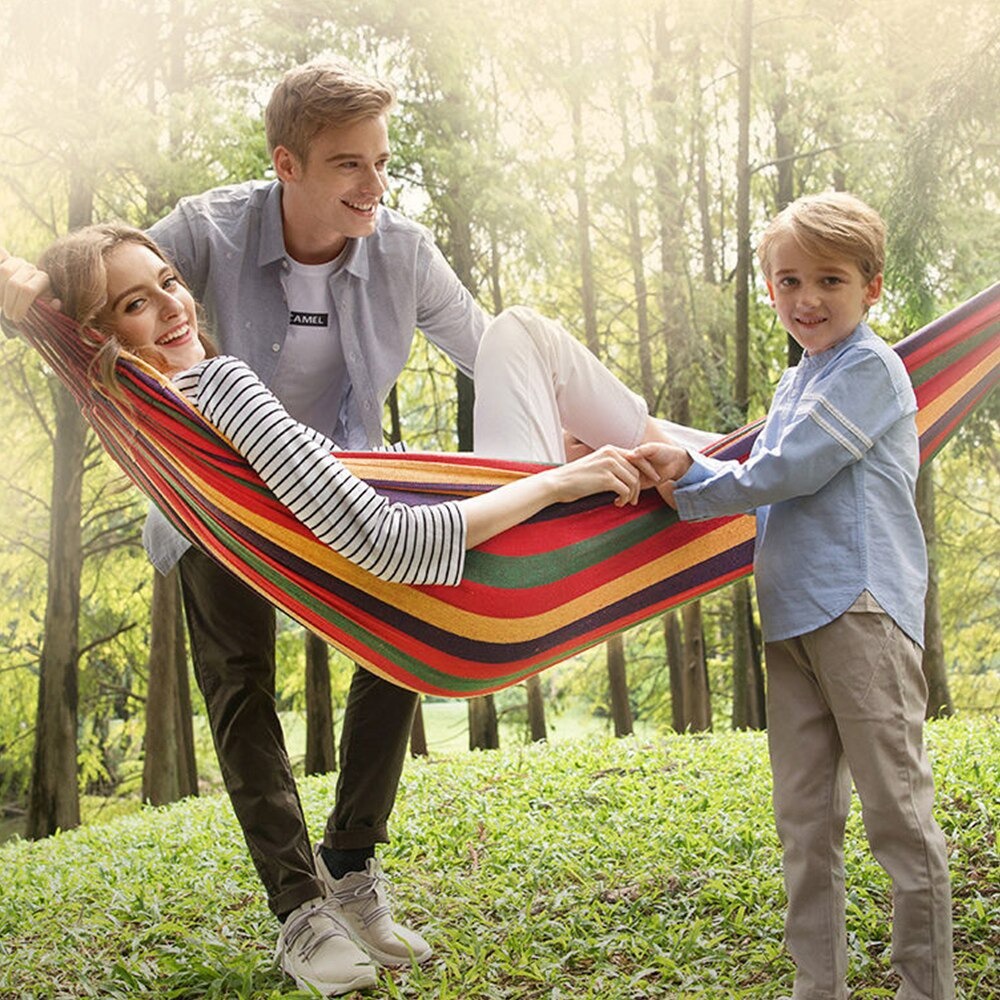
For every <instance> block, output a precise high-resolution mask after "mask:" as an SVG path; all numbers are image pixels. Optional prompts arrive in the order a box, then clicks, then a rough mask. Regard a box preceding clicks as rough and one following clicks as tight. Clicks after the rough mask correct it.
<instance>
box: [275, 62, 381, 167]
mask: <svg viewBox="0 0 1000 1000" xmlns="http://www.w3.org/2000/svg"><path fill="white" fill-rule="evenodd" d="M395 103H396V92H395V90H394V89H393V88H392V87H391V86H390V85H389V84H388V83H384V82H382V81H381V80H376V79H375V78H374V77H371V76H367V75H365V74H364V73H362V72H361V71H360V70H358V69H355V68H354V67H353V66H352V65H351V64H350V63H348V62H344V61H341V60H337V61H332V62H316V63H306V64H305V65H304V66H297V67H295V69H291V70H289V71H288V72H287V73H286V74H285V75H284V76H283V77H282V78H281V80H280V81H279V82H278V85H277V86H276V87H275V88H274V93H272V94H271V99H270V100H269V101H268V102H267V108H266V109H265V110H264V131H265V133H266V135H267V149H268V152H269V153H272V154H273V153H274V150H275V149H276V148H277V147H278V146H284V147H285V148H286V149H287V150H289V151H290V152H291V153H293V154H294V155H295V156H296V157H298V159H299V160H300V161H301V162H302V163H305V162H306V159H307V157H308V154H309V146H310V144H311V143H312V141H313V139H315V138H316V136H317V135H319V133H320V132H322V131H323V130H324V129H327V128H331V127H333V128H338V127H342V126H345V125H353V124H354V123H355V122H359V121H362V120H364V119H365V118H377V117H379V116H380V115H385V114H388V113H389V111H391V110H392V107H393V105H394V104H395Z"/></svg>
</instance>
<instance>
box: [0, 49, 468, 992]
mask: <svg viewBox="0 0 1000 1000" xmlns="http://www.w3.org/2000/svg"><path fill="white" fill-rule="evenodd" d="M393 103H394V94H393V91H392V90H391V88H390V87H388V86H387V85H385V84H383V83H381V82H380V81H378V80H374V79H372V78H369V77H367V76H365V75H363V74H361V73H359V72H357V71H356V70H355V69H353V68H352V67H350V66H348V65H346V64H339V63H330V64H313V65H307V66H303V67H299V68H297V69H294V70H292V71H290V72H289V73H288V74H287V75H286V76H285V77H284V78H283V79H282V80H281V81H280V82H279V84H278V85H277V87H276V88H275V90H274V93H273V95H272V97H271V99H270V102H269V104H268V106H267V110H266V113H265V128H266V132H267V140H268V147H269V149H270V152H271V156H272V162H273V164H274V170H275V173H276V175H277V179H276V180H274V181H271V182H263V181H252V182H248V183H244V184H239V185H235V186H232V187H224V188H218V189H216V190H212V191H209V192H207V193H205V194H203V195H200V196H197V197H192V198H185V199H183V200H182V201H181V202H180V204H178V206H177V207H176V208H175V209H174V210H173V211H172V212H171V213H170V214H169V215H168V216H167V217H166V218H164V219H162V220H161V221H160V222H158V223H157V224H156V225H155V226H153V227H152V229H151V230H150V235H151V236H152V237H153V238H154V239H155V240H156V242H157V243H158V244H159V245H160V246H161V247H162V248H163V249H164V250H165V251H166V252H167V253H168V255H169V256H170V257H171V258H172V259H173V261H174V263H175V265H176V266H177V268H178V269H179V271H180V272H181V274H182V275H183V277H184V279H185V281H186V282H187V284H188V285H189V286H190V288H191V290H192V292H193V293H194V295H195V297H196V298H197V299H199V300H200V301H201V302H202V303H203V304H204V306H205V309H206V311H207V313H208V319H209V321H210V322H209V327H210V329H211V330H212V331H213V333H214V335H215V337H216V339H217V341H218V344H219V348H220V350H221V351H222V352H223V353H225V354H231V355H235V356H236V357H239V358H241V359H242V360H244V361H246V362H247V363H248V364H249V365H250V367H251V368H252V369H253V370H254V371H255V372H256V373H257V374H258V375H259V376H260V377H261V379H262V380H263V381H264V383H265V384H267V385H268V386H269V387H270V389H271V390H272V391H273V392H274V393H275V394H276V395H277V396H278V398H279V399H280V400H281V402H282V403H283V404H284V405H285V407H286V408H287V410H288V411H289V413H291V415H292V416H293V417H295V418H296V419H298V420H300V421H301V422H303V423H305V424H308V425H310V426H312V427H314V428H316V429H317V430H319V431H321V432H323V433H324V434H326V435H327V436H328V437H329V438H331V439H332V440H333V441H334V442H335V443H336V444H337V445H338V446H340V447H342V448H347V449H368V448H374V447H380V446H381V445H382V444H383V440H382V407H383V403H384V400H385V397H386V395H387V394H388V392H389V390H390V388H391V387H392V385H393V383H394V382H395V380H396V378H397V376H398V375H399V373H400V372H401V371H402V369H403V366H404V364H405V363H406V360H407V358H408V356H409V352H410V345H411V342H412V339H413V335H414V331H415V328H418V327H419V329H420V330H421V331H422V332H423V333H424V335H425V336H426V337H428V338H429V339H430V340H431V341H433V342H434V343H435V344H437V346H438V347H440V348H441V349H442V350H443V351H444V352H445V353H446V354H447V355H448V356H449V357H451V358H452V360H453V361H454V362H455V364H456V365H457V366H458V367H459V369H460V370H461V371H463V372H465V373H466V374H468V375H472V373H473V368H474V363H475V358H476V351H477V347H478V344H479V340H480V337H481V335H482V332H483V329H484V327H485V325H486V317H485V315H484V314H483V312H482V310H481V309H480V308H479V306H478V305H477V304H476V303H475V302H474V301H473V299H472V297H471V296H470V295H469V293H468V292H467V291H466V289H465V288H464V287H463V286H462V284H461V283H460V282H459V280H458V278H457V276H456V275H455V274H454V272H453V271H452V270H451V268H450V267H449V266H448V264H447V263H446V262H445V260H444V258H443V256H442V255H441V253H440V251H439V250H438V249H437V247H436V246H435V245H434V242H433V239H432V238H431V236H430V234H429V232H428V231H427V230H426V229H425V228H424V227H422V226H419V225H417V224H416V223H413V222H411V221H409V220H407V219H405V218H404V217H403V216H401V215H399V214H398V213H396V212H394V211H392V210H390V209H387V208H384V207H382V206H381V205H380V200H381V198H382V195H383V194H384V192H385V190H386V186H387V175H386V165H387V163H388V160H389V153H390V151H389V141H388V131H387V119H388V114H389V112H390V110H391V108H392V105H393ZM19 270H25V271H30V274H29V275H28V277H27V278H26V280H24V281H21V280H20V278H21V274H19V273H18V272H19ZM46 284H47V282H46V276H45V275H44V274H43V273H41V272H38V271H37V270H36V269H34V268H30V266H27V265H25V263H24V262H22V261H16V260H14V259H13V258H6V255H5V254H0V306H2V307H3V310H4V313H5V315H6V316H7V317H8V318H10V319H12V320H15V321H16V320H17V319H18V318H19V315H22V314H23V312H24V311H25V310H26V308H27V306H28V305H29V304H30V302H31V300H33V299H34V297H35V296H36V295H38V294H40V293H44V292H45V291H46ZM144 542H145V544H146V548H147V552H148V553H149V555H150V558H151V560H152V561H153V563H154V565H155V566H156V567H157V568H158V569H159V570H160V571H162V572H166V571H168V570H169V569H170V568H171V567H172V566H174V565H179V569H180V577H181V584H182V591H183V595H184V606H185V612H186V615H187V620H188V627H189V632H190V636H191V653H192V658H193V660H194V664H195V670H196V673H197V676H198V681H199V685H200V687H201V690H202V692H203V694H204V696H205V703H206V706H207V709H208V715H209V720H210V723H211V728H212V734H213V738H214V740H215V745H216V749H217V751H218V756H219V762H220V765H221V768H222V774H223V777H224V780H225V782H226V787H227V789H228V791H229V795H230V799H231V800H232V804H233V808H234V810H235V812H236V815H237V818H238V820H239V822H240V826H241V827H242V829H243V833H244V835H245V837H246V841H247V845H248V847H249V850H250V854H251V856H252V858H253V862H254V864H255V866H256V868H257V871H258V873H259V875H260V878H261V881H262V882H263V884H264V887H265V889H266V891H267V896H268V903H269V905H270V907H271V909H272V911H273V912H274V913H275V914H276V915H277V916H278V917H279V919H281V920H282V921H283V925H282V930H281V933H280V936H279V943H278V953H279V960H280V963H281V966H282V968H283V969H284V970H285V971H286V972H288V973H289V975H291V976H292V977H293V978H294V979H295V980H296V981H297V982H298V983H299V985H300V986H315V987H316V988H317V989H318V990H320V991H321V992H322V993H325V994H329V995H334V994H339V993H345V992H348V991H350V990H352V989H358V988H363V987H366V986H371V985H373V984H374V983H375V980H376V966H377V965H387V966H395V965H404V964H409V963H411V962H423V961H425V960H426V959H427V958H429V957H430V953H431V952H430V948H429V946H428V944H427V942H426V941H425V940H424V939H423V938H422V937H421V936H420V935H419V934H417V933H416V932H414V931H412V930H410V929H408V928H405V927H402V926H400V925H399V924H397V923H395V922H394V921H393V919H392V916H391V914H390V911H389V907H388V904H387V900H386V893H385V888H384V877H383V875H382V872H381V869H380V867H379V864H378V861H377V860H376V858H375V856H374V848H375V844H376V843H379V842H385V841H387V839H388V834H387V824H388V819H389V815H390V813H391V812H392V808H393V804H394V801H395V796H396V789H397V785H398V782H399V777H400V774H401V771H402V767H403V762H404V760H405V756H406V750H407V745H408V739H409V733H410V725H411V722H412V719H413V714H414V710H415V708H416V704H417V696H416V695H415V694H414V693H413V692H410V691H406V690H404V689H402V688H399V687H396V686H394V685H392V684H389V683H388V682H386V681H383V680H381V679H380V678H378V677H376V676H375V675H374V674H370V673H368V672H367V671H364V670H360V669H359V670H356V671H355V674H354V677H353V679H352V682H351V688H350V692H349V694H348V700H347V706H346V709H345V715H344V722H343V727H342V731H341V745H340V774H339V777H338V782H337V792H336V804H335V806H334V808H333V811H332V812H331V813H330V816H329V819H328V821H327V825H326V830H325V833H324V836H323V839H322V843H321V844H319V845H318V846H317V849H316V852H315V854H313V853H312V852H311V851H310V843H309V836H308V832H307V829H306V823H305V819H304V817H303V814H302V808H301V805H300V802H299V798H298V794H297V791H296V787H295V780H294V777H293V775H292V770H291V767H290V765H289V761H288V756H287V753H286V751H285V745H284V738H283V735H282V731H281V725H280V722H279V719H278V715H277V712H276V708H275V698H274V684H275V662H274V634H275V617H274V609H273V608H272V607H271V606H270V605H269V604H268V603H267V602H266V601H264V600H263V599H262V598H260V597H258V596H257V595H256V594H255V593H254V592H253V591H251V590H250V589H249V588H247V587H245V586H244V585H243V584H242V583H241V582H240V581H238V580H237V579H236V578H235V577H234V576H232V575H230V574H229V573H228V572H227V571H225V570H223V569H222V568H220V567H219V566H218V565H217V564H216V563H214V562H213V561H212V560H211V559H209V558H208V557H207V556H205V555H204V554H202V553H201V552H200V551H198V550H196V549H194V548H191V547H190V546H189V545H188V543H187V542H186V540H184V539H183V538H182V537H181V536H180V535H178V534H177V533H176V532H175V531H174V530H173V529H172V528H171V527H170V525H169V524H168V523H167V521H166V519H165V518H164V517H163V516H162V515H161V514H160V513H159V512H158V511H156V510H153V511H151V514H150V517H149V519H148V521H147V525H146V528H145V531H144Z"/></svg>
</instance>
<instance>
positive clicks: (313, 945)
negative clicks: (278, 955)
mask: <svg viewBox="0 0 1000 1000" xmlns="http://www.w3.org/2000/svg"><path fill="white" fill-rule="evenodd" d="M314 918H319V919H322V920H325V921H327V923H328V924H329V927H328V929H327V930H325V931H317V930H316V928H314V927H313V925H312V920H313V919H314ZM303 934H310V935H311V937H310V938H308V939H306V940H305V941H302V943H301V944H300V943H299V938H301V937H302V935H303ZM335 937H346V938H348V939H349V938H350V935H349V934H348V933H347V931H346V930H345V929H344V928H343V927H342V926H341V925H340V923H339V922H338V920H337V919H336V917H334V916H333V914H331V913H330V912H328V911H326V910H324V909H323V908H322V907H319V906H316V907H313V908H312V909H311V910H304V911H303V912H302V913H299V914H298V915H297V916H294V917H289V918H288V922H287V923H286V924H285V933H284V943H285V947H286V948H287V949H288V950H289V951H291V950H292V949H298V950H299V951H300V952H301V954H302V957H303V959H305V960H306V961H309V959H311V958H312V956H313V955H315V954H316V951H317V949H318V948H319V946H320V945H321V944H323V942H324V941H329V940H330V938H335Z"/></svg>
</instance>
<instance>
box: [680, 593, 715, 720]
mask: <svg viewBox="0 0 1000 1000" xmlns="http://www.w3.org/2000/svg"><path fill="white" fill-rule="evenodd" d="M681 620H682V621H683V623H684V645H683V648H684V660H683V665H684V717H685V719H686V720H687V724H688V728H689V729H690V731H691V732H694V733H704V732H708V731H709V730H711V728H712V697H711V690H710V689H709V686H708V669H707V667H706V665H705V635H704V630H703V628H702V621H701V601H692V602H691V603H690V604H685V605H684V607H683V608H682V609H681Z"/></svg>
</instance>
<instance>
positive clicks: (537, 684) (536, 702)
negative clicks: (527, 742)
mask: <svg viewBox="0 0 1000 1000" xmlns="http://www.w3.org/2000/svg"><path fill="white" fill-rule="evenodd" d="M524 691H525V694H526V695H527V697H528V732H529V733H530V735H531V742H532V743H544V742H545V741H546V740H547V739H548V738H549V733H548V729H547V728H546V726H545V699H544V698H543V697H542V681H541V678H540V677H539V676H538V674H533V675H532V676H531V677H529V678H528V679H527V680H526V681H525V682H524Z"/></svg>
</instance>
